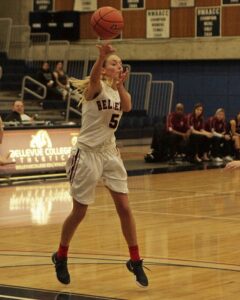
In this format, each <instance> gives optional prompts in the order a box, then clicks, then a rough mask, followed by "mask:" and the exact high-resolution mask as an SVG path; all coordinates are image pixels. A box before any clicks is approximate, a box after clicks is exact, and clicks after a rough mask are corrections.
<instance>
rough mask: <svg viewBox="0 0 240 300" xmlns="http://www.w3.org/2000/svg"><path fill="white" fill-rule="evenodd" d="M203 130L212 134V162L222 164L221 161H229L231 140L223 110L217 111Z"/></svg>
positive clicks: (230, 158)
mask: <svg viewBox="0 0 240 300" xmlns="http://www.w3.org/2000/svg"><path fill="white" fill-rule="evenodd" d="M205 130H206V131H208V132H211V133H212V134H213V137H212V149H211V155H212V158H213V160H214V161H216V162H222V161H223V159H225V160H227V161H231V160H232V157H231V156H230V154H231V147H232V139H231V136H230V134H229V132H228V127H227V122H226V118H225V111H224V109H223V108H219V109H217V110H216V113H215V115H214V116H213V117H210V118H209V119H208V120H207V122H206V124H205Z"/></svg>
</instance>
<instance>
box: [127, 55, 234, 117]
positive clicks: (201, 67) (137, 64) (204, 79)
mask: <svg viewBox="0 0 240 300" xmlns="http://www.w3.org/2000/svg"><path fill="white" fill-rule="evenodd" d="M127 63H129V64H130V65H131V70H132V71H133V72H151V73H152V74H153V80H172V81H173V82H174V84H175V89H174V96H173V106H174V105H175V104H176V103H177V102H183V103H184V105H185V111H186V112H191V111H192V109H193V106H194V104H195V103H197V102H201V103H203V104H204V107H205V116H206V117H208V116H210V115H212V114H214V112H215V111H216V109H217V108H219V107H223V108H224V109H225V110H226V116H227V118H231V117H233V116H235V115H236V114H237V112H238V111H240V61H239V60H227V61H226V60H225V61H223V60H222V61H220V60H214V61H209V60H205V61H128V62H127Z"/></svg>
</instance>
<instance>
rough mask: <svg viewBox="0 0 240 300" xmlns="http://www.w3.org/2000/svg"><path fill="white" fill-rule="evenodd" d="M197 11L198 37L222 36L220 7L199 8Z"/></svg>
mask: <svg viewBox="0 0 240 300" xmlns="http://www.w3.org/2000/svg"><path fill="white" fill-rule="evenodd" d="M196 11H197V18H196V20H197V25H196V26H197V36H198V37H212V36H220V12H221V8H220V7H198V8H197V9H196Z"/></svg>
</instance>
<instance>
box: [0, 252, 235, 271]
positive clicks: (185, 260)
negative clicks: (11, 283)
mask: <svg viewBox="0 0 240 300" xmlns="http://www.w3.org/2000/svg"><path fill="white" fill-rule="evenodd" d="M0 252H10V253H11V252H17V253H14V254H9V253H0V256H11V257H13V256H19V257H31V258H32V257H34V258H36V257H38V258H50V257H51V254H52V253H49V252H47V251H46V252H43V251H41V252H39V251H24V250H21V251H17V250H0ZM21 252H22V253H23V254H21ZM25 253H29V254H25ZM33 253H40V254H38V255H36V254H34V255H33ZM41 253H43V254H41ZM46 253H48V255H46ZM74 255H89V256H86V257H84V256H82V257H81V256H74ZM96 255H98V256H109V255H110V256H112V257H122V258H118V259H116V258H102V257H96ZM69 258H70V259H83V260H84V259H88V260H103V261H117V262H126V260H127V258H125V256H124V255H120V254H115V253H114V254H113V252H111V254H109V253H100V254H99V253H93V254H89V253H85V252H81V253H72V255H71V256H69ZM145 258H146V259H148V260H153V261H152V262H150V261H149V262H147V264H151V263H157V261H156V260H163V261H165V260H167V261H179V262H193V263H200V264H212V265H224V266H231V267H237V268H239V270H240V265H237V264H229V263H222V262H214V261H213V262H212V261H205V260H192V259H180V258H174V257H154V256H146V257H145ZM37 265H43V264H37ZM45 265H48V264H45ZM2 267H4V266H2Z"/></svg>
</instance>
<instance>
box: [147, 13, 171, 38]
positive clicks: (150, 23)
mask: <svg viewBox="0 0 240 300" xmlns="http://www.w3.org/2000/svg"><path fill="white" fill-rule="evenodd" d="M146 13H147V38H155V39H159V38H169V36H170V29H169V28H170V9H154V10H147V12H146Z"/></svg>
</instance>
